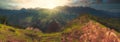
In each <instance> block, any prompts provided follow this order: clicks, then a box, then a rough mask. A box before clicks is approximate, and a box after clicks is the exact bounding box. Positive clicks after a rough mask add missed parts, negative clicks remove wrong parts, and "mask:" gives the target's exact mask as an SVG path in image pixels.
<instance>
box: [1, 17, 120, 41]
mask: <svg viewBox="0 0 120 42" xmlns="http://www.w3.org/2000/svg"><path fill="white" fill-rule="evenodd" d="M55 24H56V23H55ZM119 38H120V35H119V33H118V32H116V31H115V30H113V29H110V28H109V27H106V26H105V25H103V24H101V23H99V22H97V21H95V20H93V19H91V18H90V17H88V16H80V17H78V18H76V19H74V20H73V21H71V22H68V23H67V25H66V26H65V27H63V28H62V30H61V31H59V32H55V33H43V32H41V31H40V30H39V29H37V28H32V27H28V28H27V29H18V28H14V27H11V26H6V25H2V24H0V42H120V39H119Z"/></svg>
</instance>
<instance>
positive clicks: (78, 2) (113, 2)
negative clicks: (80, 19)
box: [0, 0, 120, 12]
mask: <svg viewBox="0 0 120 42" xmlns="http://www.w3.org/2000/svg"><path fill="white" fill-rule="evenodd" d="M66 5H67V6H74V7H81V6H84V7H92V8H95V9H98V10H106V11H112V12H119V11H120V0H0V9H21V8H54V7H56V6H66Z"/></svg>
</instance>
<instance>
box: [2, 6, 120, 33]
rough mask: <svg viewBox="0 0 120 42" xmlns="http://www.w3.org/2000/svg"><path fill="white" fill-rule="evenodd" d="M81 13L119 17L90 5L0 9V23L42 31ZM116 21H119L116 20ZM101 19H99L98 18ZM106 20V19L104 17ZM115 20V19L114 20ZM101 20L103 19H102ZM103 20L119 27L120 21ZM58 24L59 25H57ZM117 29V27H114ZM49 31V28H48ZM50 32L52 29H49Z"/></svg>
mask: <svg viewBox="0 0 120 42" xmlns="http://www.w3.org/2000/svg"><path fill="white" fill-rule="evenodd" d="M82 14H91V15H94V16H97V17H101V18H103V19H104V18H110V17H112V18H118V19H119V17H120V14H119V13H114V12H108V11H104V10H96V9H94V8H91V7H69V6H65V7H57V8H55V9H53V10H49V9H41V8H36V9H24V8H23V9H21V10H7V9H0V23H1V22H3V21H6V24H7V25H11V26H14V27H19V28H22V29H25V28H27V27H29V26H31V27H34V28H39V29H40V30H41V31H43V32H48V31H46V30H45V29H49V27H53V28H54V26H52V25H53V23H56V25H57V26H56V27H57V28H58V29H60V28H61V27H63V26H64V25H66V24H67V22H69V21H72V20H73V19H75V18H77V17H78V16H80V15H82ZM3 16H4V19H1V17H3ZM118 19H117V21H120V20H118ZM100 20H101V19H100ZM105 21H106V19H105ZM114 21H116V20H114ZM102 22H103V20H102ZM107 22H108V21H106V22H105V24H108V25H107V26H109V27H110V26H111V25H115V24H117V26H113V27H111V28H118V27H120V26H119V25H120V22H119V23H118V22H117V23H116V22H113V23H112V22H109V23H111V25H109V23H107ZM58 25H59V26H58ZM116 30H117V31H118V29H116ZM50 31H51V30H50ZM55 31H56V30H55ZM51 32H52V31H51Z"/></svg>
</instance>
